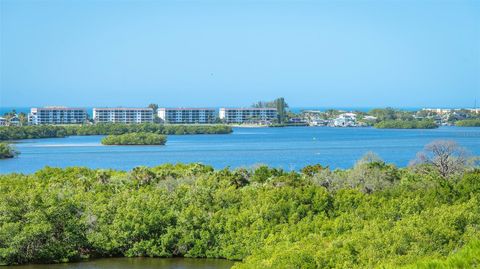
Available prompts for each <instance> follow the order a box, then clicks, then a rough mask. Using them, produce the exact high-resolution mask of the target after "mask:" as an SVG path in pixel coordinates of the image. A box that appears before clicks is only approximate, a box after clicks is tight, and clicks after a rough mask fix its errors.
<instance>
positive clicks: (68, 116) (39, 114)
mask: <svg viewBox="0 0 480 269" xmlns="http://www.w3.org/2000/svg"><path fill="white" fill-rule="evenodd" d="M87 119H88V114H87V110H86V109H85V108H70V107H59V106H53V107H32V108H31V109H30V113H29V114H28V122H29V124H33V125H40V124H81V123H86V122H87Z"/></svg>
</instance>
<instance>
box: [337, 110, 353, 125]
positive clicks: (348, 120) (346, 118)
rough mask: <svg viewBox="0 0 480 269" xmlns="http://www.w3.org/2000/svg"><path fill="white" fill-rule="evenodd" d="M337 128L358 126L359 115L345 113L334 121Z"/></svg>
mask: <svg viewBox="0 0 480 269" xmlns="http://www.w3.org/2000/svg"><path fill="white" fill-rule="evenodd" d="M333 126H335V127H355V126H357V114H355V113H343V114H340V115H339V116H338V117H337V118H336V119H334V120H333Z"/></svg>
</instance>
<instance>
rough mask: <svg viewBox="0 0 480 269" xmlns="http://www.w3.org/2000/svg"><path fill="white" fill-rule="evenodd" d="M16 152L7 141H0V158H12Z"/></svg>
mask: <svg viewBox="0 0 480 269" xmlns="http://www.w3.org/2000/svg"><path fill="white" fill-rule="evenodd" d="M17 154H18V152H17V151H16V150H15V149H14V148H13V146H12V145H10V144H9V143H0V159H7V158H13V157H15V156H16V155H17Z"/></svg>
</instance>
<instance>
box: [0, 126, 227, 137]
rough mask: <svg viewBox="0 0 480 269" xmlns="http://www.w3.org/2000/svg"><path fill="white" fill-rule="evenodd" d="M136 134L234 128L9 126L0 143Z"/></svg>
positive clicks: (0, 130)
mask: <svg viewBox="0 0 480 269" xmlns="http://www.w3.org/2000/svg"><path fill="white" fill-rule="evenodd" d="M135 132H142V133H155V134H164V135H173V134H176V135H184V134H228V133H231V132H232V128H231V127H229V126H225V125H163V124H155V123H145V124H95V125H68V126H67V125H62V126H55V125H38V126H7V127H0V141H2V140H16V139H30V138H49V137H65V136H70V135H120V134H126V133H135Z"/></svg>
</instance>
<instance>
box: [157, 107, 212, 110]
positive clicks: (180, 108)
mask: <svg viewBox="0 0 480 269" xmlns="http://www.w3.org/2000/svg"><path fill="white" fill-rule="evenodd" d="M157 110H215V108H204V107H173V108H169V107H161V108H158V109H157Z"/></svg>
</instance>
